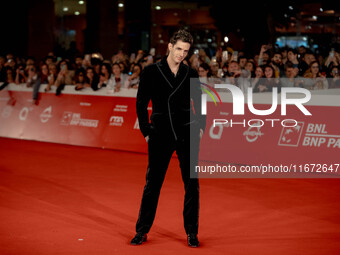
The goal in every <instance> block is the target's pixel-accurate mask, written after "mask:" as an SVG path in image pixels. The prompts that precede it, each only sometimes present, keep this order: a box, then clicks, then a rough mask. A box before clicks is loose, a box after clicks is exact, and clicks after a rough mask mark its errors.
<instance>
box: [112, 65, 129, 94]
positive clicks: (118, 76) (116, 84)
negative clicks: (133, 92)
mask: <svg viewBox="0 0 340 255" xmlns="http://www.w3.org/2000/svg"><path fill="white" fill-rule="evenodd" d="M127 79H128V76H127V74H124V73H122V72H121V68H120V65H119V64H118V63H114V64H113V65H112V74H111V77H110V80H109V82H108V84H107V89H108V93H113V92H119V91H120V89H121V87H125V86H124V85H125V83H126V82H127Z"/></svg>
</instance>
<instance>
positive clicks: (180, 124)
mask: <svg viewBox="0 0 340 255" xmlns="http://www.w3.org/2000/svg"><path fill="white" fill-rule="evenodd" d="M192 43H193V39H192V36H191V35H190V34H189V33H188V32H186V31H184V30H179V31H178V32H176V33H175V34H174V35H173V37H172V38H171V39H170V43H169V44H168V50H169V54H168V56H166V57H164V58H163V59H162V60H161V61H160V62H158V63H156V64H152V65H150V66H147V67H145V69H144V70H143V72H142V74H141V77H140V83H139V88H138V93H137V104H136V106H137V116H138V120H139V126H140V129H141V132H142V134H143V136H144V137H145V140H146V141H147V143H148V153H149V160H148V163H149V164H148V169H147V173H146V184H145V187H144V192H143V198H142V202H141V206H140V211H139V216H138V221H137V224H136V232H137V234H136V235H135V237H134V238H133V239H132V240H131V244H132V245H139V244H142V243H143V242H144V241H146V238H147V233H148V232H149V230H150V228H151V225H152V223H153V220H154V218H155V213H156V209H157V203H158V198H159V193H160V190H161V187H162V184H163V181H164V177H165V173H166V171H167V168H168V165H169V162H170V159H171V157H172V154H173V152H174V151H176V153H177V156H178V160H179V162H180V168H181V173H182V179H183V182H184V188H185V197H184V210H183V217H184V228H185V231H186V234H187V240H188V245H189V246H191V247H198V246H199V242H198V239H197V232H198V214H199V183H198V178H197V174H195V173H194V170H193V167H194V166H195V165H197V164H198V152H199V142H200V138H201V137H202V135H203V131H204V129H205V116H202V115H201V114H200V112H201V106H200V103H201V90H200V84H199V83H198V82H197V80H198V74H197V72H196V70H193V69H191V68H190V67H188V66H187V65H185V64H183V63H182V61H183V60H184V59H185V57H186V56H187V55H188V52H189V49H190V46H191V44H192ZM191 78H196V79H195V80H196V81H193V80H192V82H190V79H191ZM150 100H151V102H152V114H151V117H150V119H151V123H150V122H149V114H148V111H147V107H148V104H149V102H150ZM190 173H191V175H192V176H190Z"/></svg>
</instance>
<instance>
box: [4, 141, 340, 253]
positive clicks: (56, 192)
mask: <svg viewBox="0 0 340 255" xmlns="http://www.w3.org/2000/svg"><path fill="white" fill-rule="evenodd" d="M0 153H1V154H0V155H1V160H0V219H1V223H0V254H1V255H6V254H15V255H21V254H25V255H31V254H32V255H33V254H34V255H38V254H48V255H50V254H68V255H69V254H82V255H85V254H91V255H92V254H100V255H102V254H103V255H106V254H178V255H180V254H261V255H266V254H270V255H273V254H276V255H277V254H285V255H286V254H289V255H291V254H309V255H311V254H312V255H313V254H318V255H319V254H340V242H339V240H340V203H339V194H340V185H339V184H340V180H339V179H202V180H201V181H200V184H201V211H200V212H201V213H200V231H199V239H200V242H201V247H200V248H198V249H193V248H188V247H187V246H186V239H185V233H184V228H183V222H182V221H183V220H182V207H183V195H184V190H183V184H182V182H181V177H180V171H179V169H178V163H177V161H176V160H173V161H172V163H171V166H170V168H169V170H168V173H167V176H166V179H165V183H164V186H163V189H162V192H161V197H160V202H159V207H158V211H157V215H156V220H155V223H154V226H153V227H152V229H151V231H150V233H149V236H148V237H149V240H148V241H147V243H145V244H143V245H142V246H140V247H132V246H130V245H129V241H130V239H131V238H132V237H133V235H134V227H135V222H136V220H137V216H138V209H139V204H140V199H141V196H142V191H143V186H144V181H145V173H146V162H147V156H146V155H143V154H134V153H127V152H119V151H112V150H102V149H95V148H86V147H75V146H67V145H59V144H49V143H40V142H32V141H23V140H12V139H4V138H0Z"/></svg>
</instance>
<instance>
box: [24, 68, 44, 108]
mask: <svg viewBox="0 0 340 255" xmlns="http://www.w3.org/2000/svg"><path fill="white" fill-rule="evenodd" d="M40 85H41V79H40V77H39V76H38V73H37V69H36V67H35V66H33V65H30V68H29V69H28V77H27V83H26V86H27V87H28V88H33V103H34V104H37V103H38V95H39V89H40Z"/></svg>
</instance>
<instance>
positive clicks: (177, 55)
mask: <svg viewBox="0 0 340 255" xmlns="http://www.w3.org/2000/svg"><path fill="white" fill-rule="evenodd" d="M168 47H169V56H170V58H171V59H172V61H174V62H175V63H177V64H179V63H181V62H182V61H183V60H184V59H185V58H186V56H187V55H188V53H189V49H190V43H187V42H183V41H181V40H178V41H177V42H176V43H175V44H174V45H173V44H171V43H169V44H168Z"/></svg>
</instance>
